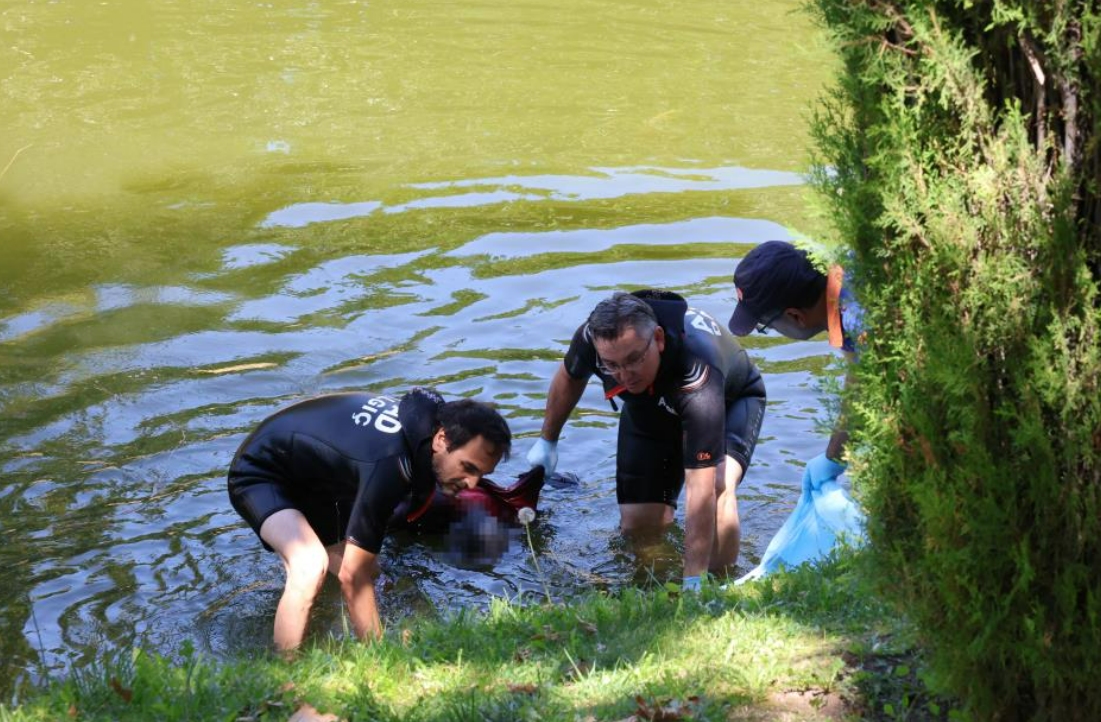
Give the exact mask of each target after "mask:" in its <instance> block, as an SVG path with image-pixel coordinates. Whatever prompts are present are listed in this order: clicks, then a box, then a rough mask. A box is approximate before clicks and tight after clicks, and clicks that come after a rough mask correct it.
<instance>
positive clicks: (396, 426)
mask: <svg viewBox="0 0 1101 722" xmlns="http://www.w3.org/2000/svg"><path fill="white" fill-rule="evenodd" d="M387 405H389V408H386V407H387ZM360 408H362V409H363V410H362V411H359V412H357V413H354V414H352V421H353V422H355V425H356V426H370V425H371V421H372V420H373V421H374V422H375V428H376V429H378V430H379V431H382V432H385V433H387V434H396V433H397V432H399V431H401V422H400V421H398V402H397V400H396V399H393V398H390V397H389V396H379V397H378V398H376V399H371V400H370V401H368V402H367V403H365V404H364V405H363V406H362V407H360ZM376 414H377V415H376Z"/></svg>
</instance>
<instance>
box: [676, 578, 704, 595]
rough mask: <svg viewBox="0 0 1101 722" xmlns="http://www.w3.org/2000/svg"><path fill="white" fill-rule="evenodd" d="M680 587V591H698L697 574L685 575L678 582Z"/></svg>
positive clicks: (698, 581) (698, 580) (698, 579)
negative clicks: (692, 575)
mask: <svg viewBox="0 0 1101 722" xmlns="http://www.w3.org/2000/svg"><path fill="white" fill-rule="evenodd" d="M680 589H681V591H682V592H698V591H700V578H699V576H698V575H697V576H694V577H685V578H684V579H682V580H681V582H680Z"/></svg>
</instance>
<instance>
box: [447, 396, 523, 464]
mask: <svg viewBox="0 0 1101 722" xmlns="http://www.w3.org/2000/svg"><path fill="white" fill-rule="evenodd" d="M436 419H437V421H439V424H440V426H441V427H442V428H443V433H444V434H445V435H446V436H447V450H448V451H454V450H455V449H458V448H459V447H461V446H465V445H466V444H467V442H469V441H470V440H471V439H473V438H475V437H476V436H481V437H482V438H484V439H485V440H486V441H488V442H489V444H490V446H492V447H493V450H494V451H497V452H500V454H501V457H502V458H505V459H507V458H508V454H509V451H510V450H511V449H512V432H511V431H509V429H508V424H507V423H506V422H505V419H504V417H502V416H501V414H500V413H498V412H497V409H495V408H493V407H492V406H490V405H489V404H486V403H483V402H481V401H474V400H473V399H460V400H459V401H449V402H447V403H446V404H443V405H442V406H440V410H439V412H438V413H437V416H436Z"/></svg>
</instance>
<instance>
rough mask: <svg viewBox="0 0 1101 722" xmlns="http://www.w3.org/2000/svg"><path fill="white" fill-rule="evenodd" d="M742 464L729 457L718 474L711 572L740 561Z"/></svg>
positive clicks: (719, 571) (717, 571) (722, 569)
mask: <svg viewBox="0 0 1101 722" xmlns="http://www.w3.org/2000/svg"><path fill="white" fill-rule="evenodd" d="M741 481H742V465H741V464H739V463H738V462H737V461H735V460H734V459H732V458H730V457H729V456H728V457H726V458H725V459H724V460H723V463H721V464H719V468H718V471H717V474H716V477H715V543H714V544H713V545H712V547H711V564H710V566H709V568H708V571H709V572H711V573H712V574H722V573H723V572H725V571H727V570H728V569H729V568H731V567H733V566H734V563H735V562H736V561H738V551H739V549H740V548H741V543H742V526H741V521H740V519H739V518H738V495H737V490H738V484H740V483H741Z"/></svg>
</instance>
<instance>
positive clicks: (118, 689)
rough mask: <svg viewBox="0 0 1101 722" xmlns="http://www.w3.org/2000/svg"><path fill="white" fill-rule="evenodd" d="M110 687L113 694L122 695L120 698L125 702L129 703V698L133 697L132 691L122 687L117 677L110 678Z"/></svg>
mask: <svg viewBox="0 0 1101 722" xmlns="http://www.w3.org/2000/svg"><path fill="white" fill-rule="evenodd" d="M111 689H113V690H115V694H117V695H118V696H119V697H122V700H123V701H124V702H126V703H127V704H130V700H132V699H134V691H133V690H130V689H126V688H125V687H123V686H122V685H121V684H120V683H119V681H118V679H117V678H115V677H112V678H111Z"/></svg>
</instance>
